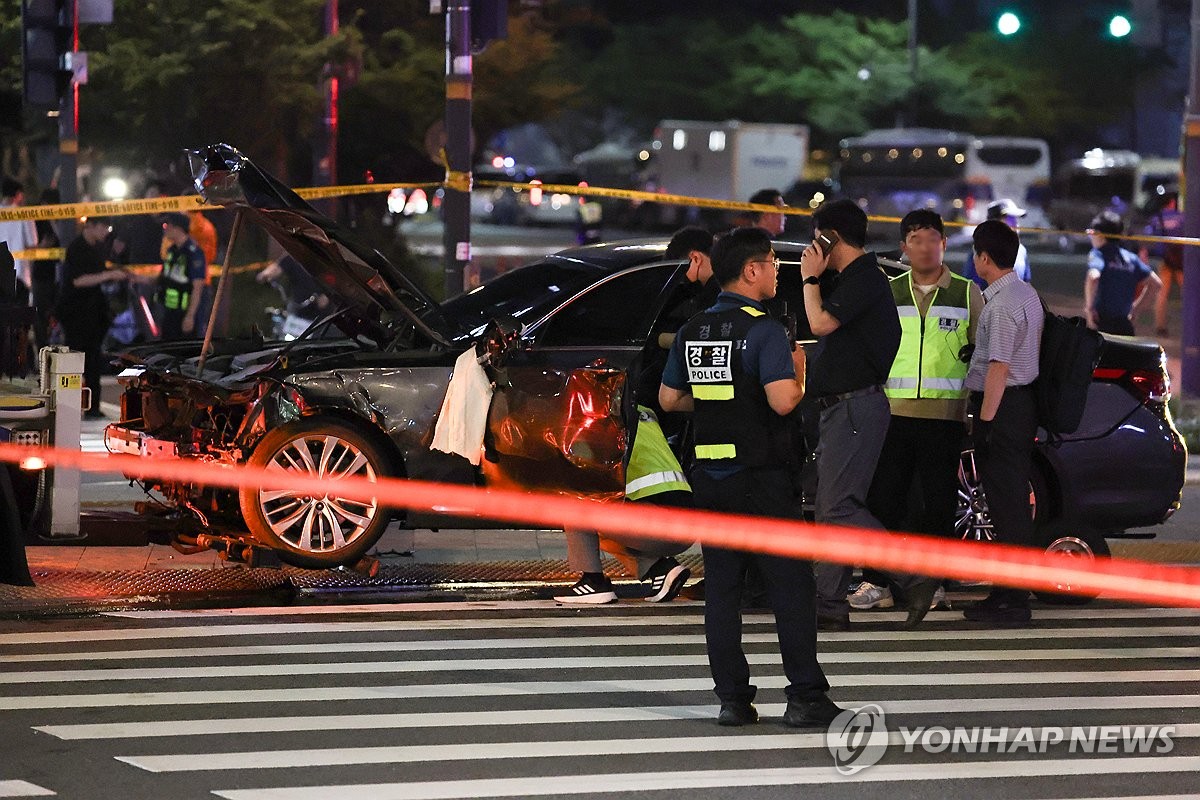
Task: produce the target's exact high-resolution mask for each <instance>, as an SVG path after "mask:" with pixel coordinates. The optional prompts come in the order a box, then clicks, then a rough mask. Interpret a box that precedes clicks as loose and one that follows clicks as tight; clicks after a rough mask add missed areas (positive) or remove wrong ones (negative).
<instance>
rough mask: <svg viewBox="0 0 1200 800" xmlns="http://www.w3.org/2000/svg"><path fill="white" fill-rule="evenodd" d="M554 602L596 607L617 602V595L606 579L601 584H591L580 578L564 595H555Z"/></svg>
mask: <svg viewBox="0 0 1200 800" xmlns="http://www.w3.org/2000/svg"><path fill="white" fill-rule="evenodd" d="M554 600H555V602H558V603H574V604H579V605H593V606H598V605H603V604H605V603H615V602H617V593H616V592H614V591H613V585H612V582H611V581H609V580H607V579H605V580H604V582H603V583H601V582H599V581H597V582H596V583H591V582H589V581H588V579H587V578H580V579H579V581H578V582H577V583H576V584H575V585H574V586H572V587H571V588H570V589H568V590H567V593H566V594H561V595H555V597H554Z"/></svg>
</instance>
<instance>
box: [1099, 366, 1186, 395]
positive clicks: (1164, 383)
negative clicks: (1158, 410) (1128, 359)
mask: <svg viewBox="0 0 1200 800" xmlns="http://www.w3.org/2000/svg"><path fill="white" fill-rule="evenodd" d="M1092 378H1093V379H1094V380H1098V381H1106V382H1109V383H1119V384H1121V385H1122V386H1124V387H1125V388H1127V389H1129V390H1130V391H1131V392H1133V395H1134V397H1136V398H1137V399H1138V401H1139V402H1141V403H1159V404H1161V403H1165V402H1167V400H1168V399H1169V398H1170V396H1171V378H1170V377H1169V376H1168V375H1167V371H1166V370H1165V369H1119V368H1112V367H1101V368H1099V369H1096V370H1094V371H1093V372H1092Z"/></svg>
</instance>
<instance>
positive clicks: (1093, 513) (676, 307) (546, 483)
mask: <svg viewBox="0 0 1200 800" xmlns="http://www.w3.org/2000/svg"><path fill="white" fill-rule="evenodd" d="M193 171H194V173H195V176H196V185H197V188H198V189H199V191H200V192H201V193H202V194H203V195H204V196H205V197H206V199H208V200H209V201H211V202H214V203H222V204H224V205H226V206H230V207H233V208H235V209H237V210H238V211H239V213H241V214H243V215H244V220H246V221H248V222H253V223H256V224H258V225H260V226H262V227H263V228H264V229H265V230H266V231H267V232H268V233H270V234H271V235H272V236H273V237H274V238H275V239H276V240H278V241H279V243H280V244H281V245H282V246H283V247H284V248H286V249H287V251H288V252H289V253H290V254H291V255H292V256H293V257H294V258H295V259H296V260H297V261H298V262H299V263H300V264H301V265H302V266H303V267H304V268H305V269H306V270H307V271H308V272H309V273H310V274H311V275H312V276H313V278H314V279H315V280H316V281H317V282H318V283H319V284H320V285H321V286H322V287H323V288H324V291H325V292H326V293H327V294H329V295H330V296H331V298H333V299H334V301H335V304H336V306H337V309H338V310H337V311H335V312H334V313H331V314H330V315H328V316H326V317H325V318H323V319H320V320H317V321H316V322H315V323H314V324H313V325H312V326H311V327H310V328H309V330H308V331H306V332H305V334H304V335H303V336H301V337H299V338H298V339H296V340H294V341H290V342H265V341H263V340H262V339H261V338H257V339H254V338H245V339H228V340H218V341H215V342H214V343H213V346H212V348H211V350H210V352H208V353H207V354H204V355H203V357H202V354H201V352H200V350H201V346H200V344H199V343H198V342H197V343H186V342H185V343H179V344H175V345H167V346H165V347H158V348H156V349H148V348H147V349H142V350H135V351H132V353H131V356H132V357H133V358H135V359H139V361H138V363H136V364H134V365H133V366H130V367H129V368H128V369H126V370H125V372H124V373H123V374H122V375H121V377H120V381H121V383H122V385H123V387H124V393H123V395H122V398H121V403H122V415H121V421H120V422H118V423H114V424H112V425H110V426H109V427H108V428H107V431H106V443H107V445H108V447H109V449H110V450H112V451H114V452H125V453H135V454H140V455H142V456H144V457H147V458H170V459H191V460H195V461H197V462H215V463H221V464H244V463H250V464H256V465H262V466H266V467H268V468H271V469H279V470H285V471H295V472H301V473H305V474H309V475H315V476H320V477H326V478H330V479H336V478H338V477H340V476H343V475H357V476H363V477H366V478H374V477H377V476H399V477H410V478H418V479H424V480H431V481H450V482H455V483H467V484H475V485H481V486H496V487H505V488H520V489H528V490H532V491H542V492H555V493H560V494H568V495H572V496H579V497H589V498H597V499H612V500H616V499H619V498H621V497H622V494H623V491H624V474H623V473H624V466H623V465H624V461H625V457H626V450H627V446H628V442H629V437H628V429H627V422H626V421H627V420H632V419H635V418H636V417H635V415H634V413H633V409H634V401H635V399H636V400H637V401H638V402H642V403H646V404H649V405H655V404H656V396H657V388H658V383H659V379H660V376H661V374H662V368H663V365H664V364H665V361H666V357H667V351H666V350H665V349H663V347H661V346H660V345H661V341H660V340H661V338H662V337H660V336H659V334H670V333H672V332H674V331H675V330H677V329H678V327H679V326H680V325H681V324H682V323H683V322H684V321H685V320H686V319H687V318H688V317H690V315H691V314H692V313H694V312H695V311H697V310H699V306H698V298H697V296H696V291H695V290H694V289H693V288H692V285H691V284H689V283H688V282H687V279H686V267H687V264H686V262H684V263H680V262H678V261H667V260H666V259H665V258H664V252H665V249H666V242H665V241H661V240H659V241H630V242H615V243H611V244H604V245H593V246H589V247H581V248H577V249H573V250H568V251H564V252H561V253H558V254H554V255H549V256H546V257H545V258H543V259H541V260H538V261H535V262H534V263H531V264H529V265H527V266H524V267H521V268H520V269H516V270H513V271H511V272H508V273H505V274H503V275H501V276H499V277H498V278H496V279H494V280H492V281H490V282H488V283H486V284H484V285H483V286H481V287H479V288H477V289H475V290H473V291H471V292H469V293H467V294H464V295H461V296H459V297H456V298H452V299H450V300H448V301H445V302H442V303H438V302H436V301H434V300H433V299H431V298H430V297H429V296H428V295H427V294H426V293H424V292H423V291H422V290H421V289H420V288H419V286H418V285H417V284H416V283H415V282H413V281H412V280H410V279H409V278H408V277H406V276H405V275H404V274H403V273H402V272H401V271H400V270H398V269H397V268H396V267H395V266H394V265H392V264H391V263H389V262H388V261H387V260H386V259H384V258H383V256H381V255H380V254H379V253H378V252H376V251H374V250H372V249H370V248H367V247H365V246H363V245H361V244H360V243H358V242H357V241H356V240H355V239H354V237H353V236H352V234H350V233H349V232H348V231H346V230H344V229H342V228H341V227H339V226H338V225H337V224H336V223H334V222H333V221H331V220H329V219H328V218H326V217H324V216H323V215H321V214H320V213H319V212H317V211H316V210H314V209H313V208H312V207H311V206H309V205H308V204H307V203H305V202H304V201H303V200H302V199H301V198H300V197H298V196H297V195H296V194H295V193H294V192H292V191H291V190H290V189H288V188H287V187H285V186H283V185H282V184H280V183H279V182H278V181H276V180H275V179H273V178H272V177H270V176H269V175H267V174H266V173H264V172H263V171H261V170H260V169H258V168H257V167H256V166H255V165H254V164H253V163H251V162H250V161H249V160H248V159H246V158H245V157H244V156H242V155H241V154H240V153H239V152H238V151H236V150H235V149H233V148H231V147H228V146H226V145H217V146H213V147H209V148H206V149H204V150H202V151H199V152H198V153H197V154H196V155H195V157H194V159H193ZM803 247H804V245H803V244H802V243H794V242H776V243H775V249H776V252H777V254H778V255H779V257H780V258H781V260H782V261H783V262H784V264H785V268H784V269H783V270H781V272H780V297H779V298H778V299H779V300H780V301H785V302H790V304H791V307H792V308H793V309H800V308H802V305H801V302H800V298H801V286H800V274H799V269H798V268H797V269H789V268H787V265H795V264H798V262H799V256H800V253H801V251H802V249H803ZM899 266H900V265H895V264H893V265H891V268H893V269H898V268H899ZM782 310H783V309H782V308H781V311H782ZM800 317H801V319H800V326H799V327H800V330H799V337H800V338H801V339H805V338H806V333H807V332H806V330H805V325H804V322H803V315H802V314H801V315H800ZM335 329H336V332H339V333H340V335H338V336H332V337H331V336H329V335H328V334H329V332H330V331H331V330H335ZM472 349H476V350H477V351H478V352H479V353H481V354H484V353H487V354H489V355H490V357H491V360H490V361H489V363H488V365H487V372H488V378H490V379H491V381H492V382H493V383H494V384H495V393H494V395H493V397H492V398H491V401H490V404H489V405H488V407H487V412H486V429H485V434H484V437H483V442H482V447H481V452H480V453H479V454H478V455H479V458H478V459H477V460H478V461H479V463H478V465H477V466H476V465H474V464H472V463H471V461H470V460H468V458H466V457H463V456H461V455H451V454H448V453H443V452H440V451H437V450H433V449H431V447H430V445H431V442H432V439H433V435H434V429H435V425H436V422H437V418H438V414H439V410H440V408H441V405H442V402H443V399H444V397H445V395H446V392H447V387H448V385H449V383H450V380H451V377H452V374H453V372H454V367H455V361H456V359H457V358H458V357H459V356H460V355H461V354H463V353H464V352H466V351H468V350H472ZM1166 392H1167V387H1166V373H1165V370H1164V369H1163V367H1162V351H1161V349H1160V348H1158V346H1157V345H1154V344H1152V343H1141V342H1134V341H1131V340H1127V341H1124V342H1120V343H1118V344H1116V345H1115V346H1113V347H1111V348H1109V349H1108V350H1107V351H1106V354H1105V356H1104V359H1103V360H1102V363H1101V368H1100V369H1098V370H1097V372H1096V380H1095V382H1094V385H1093V387H1092V390H1091V394H1090V395H1089V401H1088V404H1087V409H1086V411H1085V419H1084V424H1083V425H1081V426H1080V430H1079V432H1077V433H1076V434H1072V435H1071V436H1067V437H1063V438H1062V439H1060V440H1056V441H1055V442H1053V443H1049V442H1041V443H1040V444H1039V447H1038V451H1037V453H1038V458H1037V467H1038V469H1037V474H1036V480H1035V482H1034V485H1033V486H1032V487H1031V502H1032V503H1034V505H1035V508H1036V516H1037V521H1038V525H1039V528H1040V530H1042V531H1043V532H1044V534H1045V537H1046V542H1047V545H1048V546H1052V547H1053V548H1054V549H1059V550H1066V551H1068V552H1076V553H1079V554H1081V555H1087V556H1090V555H1093V554H1102V553H1103V552H1105V551H1104V550H1103V549H1102V548H1103V544H1104V537H1105V536H1112V535H1118V534H1119V533H1120V532H1121V531H1123V530H1125V529H1132V528H1138V527H1145V526H1148V525H1154V524H1157V523H1159V522H1161V521H1163V520H1164V519H1165V518H1166V517H1167V516H1169V515H1170V513H1171V512H1172V511H1173V510H1174V509H1175V508H1176V507H1177V506H1178V502H1179V496H1180V490H1181V489H1182V486H1183V477H1184V461H1185V459H1186V451H1185V450H1184V448H1183V445H1182V442H1181V440H1180V438H1179V436H1178V433H1176V432H1175V430H1174V427H1173V426H1172V424H1171V421H1170V417H1169V415H1168V414H1167V412H1166ZM803 410H804V408H803V407H802V408H801V413H802V412H803ZM661 419H662V420H663V424H664V428H666V430H667V433H668V435H669V436H671V435H673V434H677V433H678V431H679V427H680V426H682V424H683V422H684V420H683V419H682V418H681V417H679V418H676V417H675V416H674V415H665V416H662V417H661ZM806 427H807V426H806ZM812 444H813V442H811V441H810V442H807V443H804V442H798V443H797V445H798V447H802V448H806V449H807V450H808V451H809V452H811V448H812ZM971 463H972V462H971V461H970V453H969V451H967V452H966V453H964V467H965V468H964V470H963V472H962V474H961V476H960V477H961V478H962V481H963V487H962V518H961V520H960V526H961V530H960V533H961V534H962V535H963V536H964V537H966V538H980V539H986V538H990V520H989V519H988V515H987V508H986V501H985V499H984V498H983V497H982V493H981V492H979V491H978V485H977V482H976V480H975V477H974V474H973V470H972V469H969V466H970V465H971ZM1127 463H1137V464H1138V465H1139V468H1138V469H1137V470H1136V471H1131V470H1128V469H1124V468H1123V467H1122V465H1124V464H1127ZM145 486H146V488H147V489H148V490H151V491H154V492H156V494H157V495H158V496H161V498H162V499H163V500H165V503H163V504H162V505H161V506H160V507H161V508H162V509H163V510H164V512H163V513H165V514H168V515H171V516H173V517H174V518H175V519H174V520H173V521H172V525H171V526H170V528H171V530H172V535H173V536H174V537H175V540H176V541H175V543H176V544H177V545H178V546H180V547H191V548H195V547H211V548H216V549H220V550H223V551H225V552H226V553H227V554H228V555H229V556H230V557H231V558H234V559H235V560H245V559H247V558H250V557H252V556H253V554H254V553H255V552H257V551H259V550H261V549H267V550H271V551H273V552H275V553H276V554H277V555H278V556H279V558H281V559H282V560H284V561H286V562H288V563H291V564H295V565H298V566H304V567H328V566H333V565H342V564H353V563H355V562H356V561H357V560H358V559H359V558H360V557H362V556H363V555H364V554H365V553H366V552H367V551H368V550H369V549H370V548H371V546H372V545H373V544H374V543H375V542H376V541H377V540H378V538H379V536H380V535H381V534H382V533H383V530H384V528H385V527H386V526H387V525H388V524H389V522H390V521H391V520H392V519H394V518H396V517H400V518H401V519H403V521H404V522H405V523H406V524H409V525H411V526H413V527H420V526H439V525H441V526H444V525H446V524H447V522H446V519H445V516H440V515H450V516H454V515H456V513H457V514H458V515H461V514H462V513H463V511H464V510H463V509H455V508H448V507H439V508H435V509H434V511H435V512H436V513H437V514H438V515H439V516H432V515H429V514H419V513H416V512H410V511H404V510H395V509H390V508H386V507H384V506H382V505H381V504H378V503H374V502H372V503H361V502H358V501H353V500H349V499H346V498H341V497H338V496H337V495H336V493H331V494H330V495H328V496H323V497H315V496H310V495H307V494H304V493H302V492H289V491H275V490H272V491H260V490H255V489H243V490H240V491H233V490H227V489H220V488H213V487H209V486H205V485H203V484H202V483H183V482H163V481H157V482H156V481H149V482H146V484H145ZM807 488H810V487H806V489H807ZM472 524H473V525H477V524H478V522H474V523H472ZM1064 542H1069V543H1070V544H1071V547H1070V548H1068V547H1066V546H1065V545H1064V544H1063V543H1064Z"/></svg>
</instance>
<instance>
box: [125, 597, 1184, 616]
mask: <svg viewBox="0 0 1200 800" xmlns="http://www.w3.org/2000/svg"><path fill="white" fill-rule="evenodd" d="M703 605H704V603H703V602H702V601H699V600H686V599H678V600H674V601H672V603H671V606H670V607H669V608H670V609H679V608H684V609H688V610H691V609H699V608H702V607H703ZM510 610H521V611H549V610H557V611H561V610H563V608H562V606H561V605H560V604H559V603H556V602H554V601H553V600H470V601H462V602H457V601H455V602H449V603H419V602H410V603H370V604H357V605H332V606H328V605H326V606H254V607H247V608H197V609H144V610H131V611H106V612H104V613H103V614H102V615H101V616H104V617H115V618H118V619H135V620H172V619H175V620H199V619H205V620H209V619H230V618H242V617H288V618H295V617H308V616H315V617H321V616H331V615H334V616H340V615H344V614H345V615H349V614H361V615H364V616H366V615H372V616H383V615H386V614H396V613H434V612H442V611H453V612H456V613H463V614H467V613H472V612H476V611H510ZM604 610H605V611H606V612H609V613H612V614H614V615H615V614H619V613H625V612H629V611H633V612H634V614H633V616H634V617H635V618H636V617H640V616H646V615H650V616H653V615H654V614H653V613H652V612H653V611H654V609H650V610H646V609H643V608H640V607H639V608H636V609H631V608H630V607H629V606H610V607H609V608H607V609H604ZM667 610H668V609H659V611H661V612H665V611H667ZM641 612H644V613H641ZM756 613H758V612H755V611H748V612H747V614H748V615H754V614H756ZM889 613H890V614H891V616H892V617H893V618H894V619H902V618H903V617H904V612H903V611H894V612H884V611H880V610H874V611H870V612H865V613H863V614H859V613H858V612H852V615H853V618H854V619H864V620H865V619H875V618H878V617H880V616H882V615H885V614H889ZM764 614H769V612H765V611H764V612H761V613H760V614H759V615H760V616H761V615H764ZM938 615H944V618H945V619H956V620H959V621H961V620H962V614H961V613H960V612H957V611H934V612H931V613H930V616H929V617H928V618H929V619H937V618H938ZM1161 616H1172V617H1200V609H1195V608H1166V607H1163V606H1147V607H1144V608H1106V607H1102V606H1098V605H1094V606H1087V607H1081V608H1069V609H1065V608H1038V609H1036V610H1035V611H1034V617H1035V618H1036V620H1038V621H1041V620H1056V619H1080V620H1083V619H1140V618H1142V617H1161Z"/></svg>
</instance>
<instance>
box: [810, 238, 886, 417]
mask: <svg viewBox="0 0 1200 800" xmlns="http://www.w3.org/2000/svg"><path fill="white" fill-rule="evenodd" d="M824 306H825V310H826V311H828V312H829V313H830V314H832V315H833V316H834V317H835V318H837V321H838V322H839V323H840V324H839V326H838V329H837V330H836V331H834V332H833V333H831V334H829V335H827V336H824V337H822V339H821V342H820V344H819V346H818V351H819V352H818V354H817V357H816V359H815V361H814V363H813V364H812V365H811V366H810V367H809V370H808V393H809V394H811V395H812V396H813V397H825V396H827V395H831V394H842V393H844V392H852V391H855V390H856V389H865V388H867V387H868V386H874V385H876V384H882V383H884V382H886V381H887V377H888V373H889V372H890V371H891V369H892V360H893V359H894V358H895V357H896V351H897V350H899V349H900V317H899V316H898V315H897V313H896V301H895V300H894V299H893V298H892V289H891V286H890V285H889V284H888V279H887V276H886V275H885V274H884V273H883V270H881V269H880V268H879V263H878V262H877V261H876V260H875V254H874V253H865V254H864V255H861V256H859V257H858V258H856V259H854V261H851V262H850V263H849V264H847V265H846V268H845V269H843V270H842V272H841V274H840V275H838V276H837V279H836V281H835V282H834V288H833V292H832V293H831V294H830V295H829V297H827V298H826V299H825V301H824Z"/></svg>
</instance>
